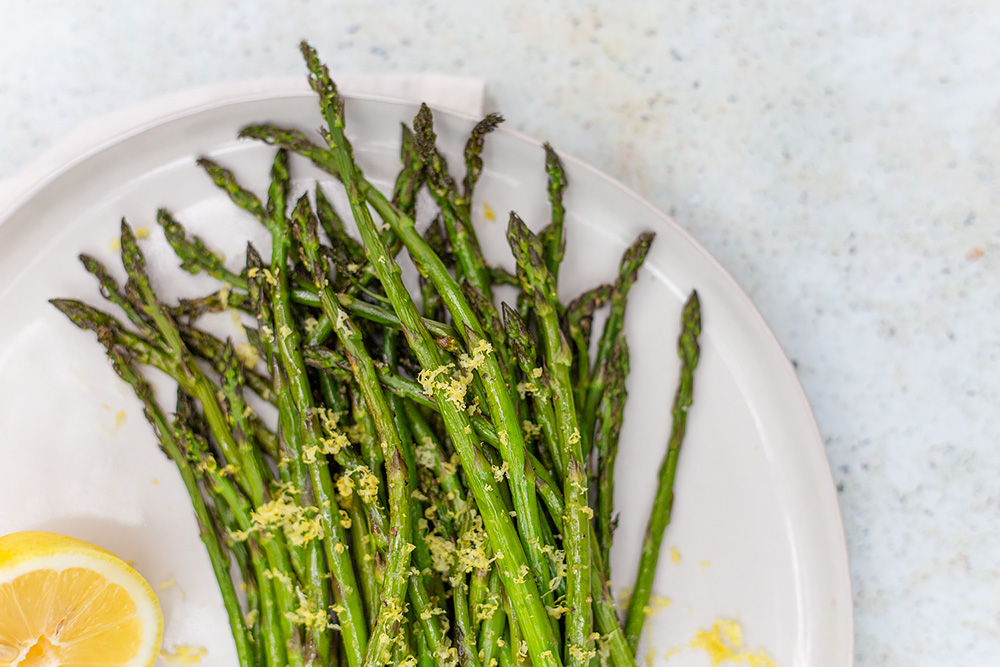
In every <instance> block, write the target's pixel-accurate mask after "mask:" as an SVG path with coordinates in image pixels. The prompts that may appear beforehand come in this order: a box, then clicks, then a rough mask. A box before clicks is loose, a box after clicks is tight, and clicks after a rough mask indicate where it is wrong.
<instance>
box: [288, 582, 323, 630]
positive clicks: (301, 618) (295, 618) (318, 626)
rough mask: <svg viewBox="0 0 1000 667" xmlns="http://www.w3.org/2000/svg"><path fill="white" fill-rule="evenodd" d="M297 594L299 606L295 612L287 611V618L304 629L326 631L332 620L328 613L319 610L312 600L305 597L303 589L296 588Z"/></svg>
mask: <svg viewBox="0 0 1000 667" xmlns="http://www.w3.org/2000/svg"><path fill="white" fill-rule="evenodd" d="M295 593H296V595H297V596H298V598H299V606H298V607H296V608H295V610H294V611H286V612H285V618H287V619H288V620H289V621H290V622H292V623H294V624H295V625H301V626H302V627H304V628H308V629H311V630H326V629H327V628H328V627H329V625H330V618H329V616H327V613H326V611H325V610H323V609H319V608H318V607H317V606H316V604H315V603H314V602H313V601H312V600H310V599H308V598H307V597H306V596H305V594H304V593H303V592H302V590H301V589H298V588H296V589H295Z"/></svg>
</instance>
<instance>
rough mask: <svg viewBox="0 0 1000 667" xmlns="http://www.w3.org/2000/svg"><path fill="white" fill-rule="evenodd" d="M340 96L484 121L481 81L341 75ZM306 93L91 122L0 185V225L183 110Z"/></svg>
mask: <svg viewBox="0 0 1000 667" xmlns="http://www.w3.org/2000/svg"><path fill="white" fill-rule="evenodd" d="M334 78H335V79H336V81H337V85H338V86H339V87H340V90H341V91H342V92H343V93H345V94H348V95H374V96H378V97H387V98H391V99H396V100H402V101H406V102H426V103H427V104H429V105H430V106H432V107H435V108H437V109H441V110H444V111H452V112H456V113H459V114H463V115H469V116H476V117H480V116H482V115H483V110H484V104H485V99H486V85H485V83H484V82H483V80H482V79H477V78H473V77H463V76H451V75H447V74H437V73H433V72H428V73H423V74H338V75H336V76H335V77H334ZM304 90H308V86H307V84H306V82H305V81H304V79H302V78H295V79H264V80H260V81H252V82H243V83H232V84H218V85H212V86H205V87H201V88H194V89H191V90H186V91H183V92H181V93H174V94H172V95H167V96H164V97H158V98H156V99H153V100H148V101H146V102H142V103H140V104H138V105H135V106H132V107H129V108H127V109H123V110H120V111H114V112H112V113H110V114H107V115H105V116H101V117H99V118H96V119H93V120H90V121H88V122H86V123H84V124H83V125H82V126H80V127H79V128H78V129H77V130H75V131H74V132H72V133H70V134H69V135H68V136H67V137H66V138H65V139H63V140H62V141H60V142H59V143H58V144H56V145H55V146H54V147H53V148H52V149H50V150H49V151H48V152H46V153H45V154H43V155H42V156H41V157H39V158H37V159H36V160H34V161H33V162H31V163H30V164H29V165H27V166H26V167H25V168H24V169H22V170H21V172H20V173H18V174H17V175H15V176H14V177H12V178H8V179H3V180H0V222H2V221H3V218H4V217H5V213H6V211H7V209H8V208H9V207H10V206H13V205H14V204H15V203H16V202H17V201H18V200H20V199H21V198H22V197H23V196H24V195H26V194H28V193H29V192H30V191H31V190H32V189H33V188H34V186H35V185H37V184H38V183H40V182H42V181H44V180H45V179H46V178H47V177H48V176H49V175H50V174H52V172H54V171H56V170H58V169H60V168H61V167H62V166H63V165H65V164H67V163H68V162H70V161H71V160H74V159H76V158H78V157H81V156H83V155H86V154H87V153H90V152H92V151H95V150H98V149H99V148H100V147H101V146H103V145H104V144H106V143H108V142H109V141H112V140H113V139H114V138H115V137H117V136H120V135H122V134H124V133H127V132H129V131H130V130H133V129H136V128H139V127H142V126H143V125H147V124H149V123H152V122H155V121H156V120H157V119H159V118H164V117H166V116H170V115H172V114H174V113H178V112H180V111H182V110H184V109H188V108H191V107H193V106H200V105H203V104H211V103H213V102H221V101H223V100H227V99H234V98H239V97H246V96H251V95H254V94H259V93H275V92H278V93H280V92H287V93H299V92H302V91H304Z"/></svg>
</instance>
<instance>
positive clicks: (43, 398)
mask: <svg viewBox="0 0 1000 667" xmlns="http://www.w3.org/2000/svg"><path fill="white" fill-rule="evenodd" d="M315 107H316V105H315V103H314V100H313V99H312V97H311V96H309V95H306V94H301V93H289V92H287V91H274V92H271V93H261V92H260V91H257V92H255V93H253V94H252V95H244V96H242V97H241V96H235V97H233V98H231V99H229V100H227V101H225V102H222V103H212V104H207V105H206V104H201V105H198V106H194V107H191V108H188V109H185V110H182V111H180V112H177V113H172V114H171V115H170V116H168V117H160V118H158V119H157V120H156V122H150V123H145V124H144V125H142V126H141V127H138V128H134V129H132V130H129V131H127V132H126V133H124V134H122V135H120V136H118V137H116V138H115V139H114V140H113V141H109V142H106V143H105V144H104V145H103V146H101V147H100V148H99V149H98V150H93V151H90V152H89V153H87V154H85V155H81V156H78V157H77V158H75V159H73V160H70V161H68V162H67V163H65V164H64V165H63V166H62V167H61V168H60V169H58V170H57V171H56V172H54V173H52V174H50V175H49V176H47V177H46V178H45V179H43V180H42V181H41V182H40V183H38V184H36V186H35V187H34V188H33V189H32V191H31V192H30V193H28V194H27V195H26V196H24V197H22V198H21V199H20V201H19V203H18V204H17V205H16V206H15V207H14V208H13V209H12V210H10V211H9V212H8V213H7V215H6V217H5V219H4V220H2V221H0V222H2V224H0V470H2V477H3V482H2V483H0V534H2V533H7V532H11V531H17V530H25V529H41V530H55V531H59V532H64V533H68V534H71V535H74V536H77V537H80V538H83V539H86V540H90V541H92V542H95V543H98V544H101V545H103V546H104V547H106V548H109V549H111V550H112V551H114V552H116V553H118V554H120V555H121V556H122V557H124V558H126V559H129V560H131V561H133V562H134V563H135V566H136V567H137V568H138V569H139V571H140V572H142V574H144V575H145V576H146V577H147V578H148V579H149V580H150V582H151V583H152V584H153V586H154V588H156V589H157V592H158V594H159V596H160V598H161V601H162V603H163V608H164V613H165V617H166V634H165V642H164V644H165V647H166V648H168V649H170V648H171V647H173V646H175V645H178V644H185V645H190V646H197V647H202V648H205V649H206V651H207V652H206V654H205V656H204V658H203V660H202V664H203V665H205V666H206V667H216V666H220V667H221V666H223V665H235V664H236V658H235V652H234V649H233V646H232V640H231V638H230V634H229V630H228V627H227V624H226V619H225V616H224V612H223V608H222V604H221V598H220V596H219V594H218V592H217V589H216V585H215V582H214V579H213V576H212V573H211V570H210V568H209V563H208V559H207V556H206V555H205V552H204V549H203V547H202V545H201V543H200V541H199V539H198V535H197V530H196V526H195V521H194V517H193V515H192V514H191V512H190V511H189V509H188V500H187V498H186V496H185V492H184V490H183V487H182V485H181V482H180V478H179V476H178V475H177V474H176V472H175V470H174V469H173V467H172V465H171V464H170V463H169V462H168V461H167V460H166V458H165V457H164V456H163V455H162V454H161V453H160V451H159V449H158V448H157V447H156V444H155V441H154V438H153V434H152V432H151V429H150V428H149V427H148V426H147V424H146V423H145V421H144V420H143V418H142V414H141V411H140V408H139V405H138V402H137V401H136V400H135V398H134V397H133V396H132V395H131V393H130V390H129V389H128V388H127V387H126V386H125V385H124V384H122V383H121V382H120V381H119V380H118V378H117V377H116V376H115V375H114V373H113V372H112V370H111V368H110V367H109V365H108V364H107V363H106V362H105V359H104V355H103V352H102V350H101V348H100V347H99V346H98V344H97V343H96V341H95V339H94V337H93V336H92V335H90V334H85V333H83V332H81V331H79V330H77V329H76V328H75V327H73V326H72V325H71V324H70V323H69V322H68V321H67V320H65V319H64V318H63V316H62V315H60V314H59V313H58V312H57V311H56V310H55V309H54V308H53V307H51V306H50V305H49V304H48V303H47V299H49V298H51V297H55V296H70V297H77V298H83V299H87V300H89V301H92V302H93V301H97V300H98V299H99V296H98V292H97V289H96V287H95V285H94V282H93V281H92V280H91V279H90V276H89V275H88V274H86V273H85V272H84V270H83V268H82V267H81V266H80V265H79V263H78V262H77V261H76V256H77V254H78V253H80V252H83V251H86V252H88V253H91V254H93V255H95V256H97V257H98V258H101V259H102V260H104V261H106V262H107V263H109V264H112V265H115V266H116V267H117V266H118V259H117V255H116V251H115V250H114V248H113V247H112V242H113V239H114V238H115V236H116V234H117V227H118V224H119V221H120V219H121V218H122V217H123V216H125V217H127V218H128V219H129V221H130V222H131V223H132V224H133V226H135V227H139V228H142V227H149V228H150V229H151V233H150V235H149V237H148V238H147V239H145V240H143V241H142V243H143V247H144V249H145V250H146V252H147V254H148V257H149V261H150V265H151V270H152V272H153V274H154V277H156V278H157V284H158V285H159V286H160V287H161V290H162V291H163V293H164V294H165V295H166V296H177V295H179V294H184V293H189V292H191V291H192V290H196V289H197V286H198V284H199V283H198V280H196V279H195V278H193V277H190V276H187V275H186V274H181V272H180V271H179V270H178V269H177V268H176V260H175V258H174V257H173V255H172V254H171V253H170V251H169V248H168V247H167V246H166V243H165V241H164V240H163V238H162V237H161V236H160V234H159V230H158V229H157V228H156V225H155V222H154V215H155V211H156V209H157V207H159V206H165V207H167V208H169V209H170V210H172V211H173V212H174V214H175V215H176V216H177V217H178V218H179V219H180V220H181V221H182V222H184V223H185V224H186V225H188V227H189V229H191V230H192V231H194V232H196V233H198V234H200V235H202V236H203V237H204V238H206V240H208V241H209V242H211V243H212V244H214V245H215V246H216V247H217V248H219V249H221V250H222V251H223V252H224V253H225V254H226V255H227V256H228V257H229V258H232V262H233V263H234V264H236V263H238V262H239V261H240V256H241V254H242V251H243V248H244V245H245V242H246V239H247V238H248V237H251V238H253V239H254V241H255V243H257V244H258V245H259V246H260V247H263V248H265V249H266V247H267V244H266V239H265V238H264V236H265V235H264V234H263V233H262V230H260V229H258V228H255V227H254V226H253V224H254V223H252V221H249V220H248V218H247V217H246V216H245V215H243V214H242V213H241V212H240V211H239V210H238V209H235V208H234V207H233V206H232V205H231V204H230V203H229V202H228V200H227V199H226V198H225V196H223V195H220V193H219V191H218V190H216V189H215V188H214V186H212V185H211V183H210V182H209V180H208V179H207V177H205V175H204V174H203V173H202V172H201V171H200V170H199V169H198V168H197V167H196V166H195V164H194V161H195V158H197V157H198V156H199V155H204V154H208V155H211V156H213V157H214V158H215V159H216V160H218V161H220V162H222V163H224V164H225V165H228V166H231V167H232V168H233V169H234V170H235V171H236V172H237V175H238V176H239V177H240V178H241V179H242V180H243V181H244V182H245V184H246V185H248V186H249V187H251V188H253V189H255V190H257V191H258V192H263V191H264V189H265V188H266V184H267V175H268V169H269V165H270V161H271V159H272V155H273V151H272V149H270V148H268V147H265V146H262V145H260V144H257V143H251V142H244V141H237V140H236V139H235V135H236V132H237V130H239V129H240V128H241V127H242V126H244V125H246V124H249V123H251V122H258V121H276V122H280V123H281V124H284V125H289V126H296V127H300V128H303V129H306V130H308V129H312V128H315V127H318V126H319V124H320V119H319V116H318V114H317V112H316V110H315ZM415 111H416V108H415V107H413V106H412V105H409V104H401V103H395V102H389V101H385V100H375V99H360V98H355V99H351V100H350V102H349V105H348V122H349V125H348V126H349V134H350V136H351V138H352V140H353V142H354V146H355V149H356V152H357V156H358V159H359V161H360V162H361V164H362V166H363V168H364V169H365V171H366V173H367V174H368V175H369V177H370V178H371V179H372V180H373V181H375V182H376V183H377V184H380V185H386V184H389V183H391V181H392V178H393V177H394V175H395V173H396V171H397V169H398V141H399V124H400V122H410V121H411V120H412V118H413V116H414V114H415ZM436 120H437V129H438V132H439V136H440V141H441V143H442V145H443V146H444V147H445V149H446V151H447V152H448V153H449V154H450V155H451V157H452V164H453V165H460V164H461V160H460V154H461V148H462V146H463V144H464V141H465V138H466V136H467V133H468V131H469V130H470V129H471V127H472V124H473V122H474V120H473V119H468V118H462V117H459V116H455V115H447V114H443V113H438V114H437V115H436ZM485 158H486V165H487V166H486V171H485V173H484V174H483V177H482V180H481V182H480V185H479V187H478V189H477V192H476V194H477V201H476V203H475V206H474V217H475V222H476V223H477V225H478V228H479V229H480V233H481V235H482V242H483V245H484V250H485V252H486V254H487V258H488V259H490V260H492V261H496V262H499V263H502V264H505V265H506V266H508V267H510V266H511V261H510V259H509V256H508V254H507V251H506V248H505V243H504V238H503V237H504V228H505V224H504V222H503V221H504V220H505V218H506V212H507V211H510V210H516V211H518V212H519V214H520V215H521V217H522V218H523V219H524V220H525V221H527V222H528V224H529V225H530V226H532V227H533V228H535V229H536V230H537V229H539V228H540V227H541V226H543V225H544V224H545V222H546V219H547V217H548V213H549V209H548V201H547V197H546V194H545V176H544V171H543V163H544V157H543V152H542V150H541V147H540V145H539V144H538V142H536V141H533V140H531V139H528V138H526V137H524V136H521V135H519V134H517V133H514V132H508V131H500V132H497V133H495V134H494V135H491V137H490V138H489V140H488V142H487V150H486V155H485ZM565 164H566V168H567V172H568V176H569V182H570V187H569V190H568V193H567V202H566V203H567V208H568V211H569V216H568V223H567V224H568V227H567V237H568V240H567V251H566V262H565V264H564V268H563V269H562V273H561V292H562V296H563V298H571V297H572V296H574V295H576V294H577V293H579V292H580V291H582V290H584V289H586V288H588V287H591V286H593V285H596V284H598V283H600V282H604V281H608V280H610V279H612V278H613V277H614V275H615V270H616V266H617V262H618V258H619V256H620V254H621V252H622V251H623V249H624V248H625V247H626V246H627V244H628V243H629V242H631V240H632V239H633V238H634V237H635V236H636V235H637V234H638V233H639V232H641V231H644V230H653V231H655V232H656V234H657V238H656V241H655V243H654V244H653V247H652V251H651V252H650V255H649V258H648V259H647V261H646V265H645V268H644V269H643V270H642V272H641V274H640V277H639V280H638V283H637V284H636V286H635V288H634V290H633V293H632V297H631V300H630V305H629V311H628V319H627V327H626V332H627V335H628V337H629V340H630V344H631V355H632V360H633V362H632V374H631V376H630V377H629V380H628V391H629V400H628V407H627V411H626V415H625V426H624V429H623V432H622V444H621V453H620V457H619V463H618V468H617V470H618V478H617V492H616V507H617V509H618V510H620V512H621V520H620V524H619V528H618V532H617V534H616V538H615V549H614V552H613V558H612V566H613V579H614V583H615V587H616V589H620V588H625V587H627V586H628V585H629V584H630V580H631V579H632V578H633V577H634V570H635V566H636V564H637V562H638V555H639V547H640V542H641V539H642V534H643V531H644V528H645V521H646V517H647V515H648V512H649V508H650V505H651V502H652V496H653V489H654V485H655V480H656V472H657V468H658V466H659V463H660V460H661V458H662V455H663V452H664V449H665V443H666V440H667V436H668V430H669V412H670V410H669V407H670V402H671V400H672V396H673V392H674V387H675V384H676V381H677V372H678V360H677V356H676V353H675V351H674V350H675V342H676V336H677V332H678V328H679V324H678V320H679V314H680V308H681V304H682V303H683V300H684V299H685V297H686V296H687V294H688V292H689V291H690V290H691V289H692V288H697V290H698V292H699V294H700V296H701V302H702V306H703V317H704V333H703V336H702V361H701V365H700V367H699V368H698V374H697V378H696V396H695V403H694V406H693V408H692V410H691V413H690V420H689V426H688V435H687V440H686V442H685V446H684V450H683V452H682V455H681V460H680V467H679V471H678V482H677V487H676V493H677V500H676V505H675V510H674V520H673V523H672V524H671V526H670V527H669V528H668V531H667V535H666V538H665V540H664V555H663V557H662V558H661V560H660V567H659V570H658V572H657V578H656V585H655V590H654V593H655V594H657V595H660V596H663V597H665V598H669V599H670V601H671V604H670V605H669V606H667V607H666V608H664V609H662V610H661V611H659V612H658V613H657V614H655V615H654V616H653V617H652V618H651V619H650V621H649V625H648V629H647V632H646V639H645V642H647V646H648V645H650V644H649V642H651V646H652V648H653V650H654V653H651V654H650V655H651V656H652V657H654V659H655V662H656V663H658V664H669V665H671V666H674V665H676V666H679V667H683V666H684V665H708V664H710V663H709V660H708V658H707V657H706V656H705V654H704V653H702V652H700V651H696V650H693V649H690V648H684V647H687V646H688V645H689V643H690V641H691V639H692V637H693V636H694V635H695V634H696V632H697V631H698V630H700V629H706V628H710V627H711V626H712V624H713V622H715V621H716V620H717V619H735V620H738V621H739V622H740V623H741V624H742V627H743V631H744V642H745V646H746V647H748V648H751V649H756V648H760V649H763V650H764V651H766V652H767V653H768V654H769V655H770V656H772V657H773V658H774V660H775V662H776V663H777V665H779V666H780V667H792V666H795V667H807V666H808V667H847V666H849V665H850V664H851V663H852V638H853V633H852V612H851V609H852V607H851V594H850V584H849V578H848V570H847V557H846V550H845V545H844V536H843V530H842V524H841V520H840V515H839V512H838V507H837V499H836V493H835V491H834V488H833V483H832V479H831V476H830V471H829V467H828V464H827V460H826V457H825V453H824V450H823V443H822V440H821V438H820V436H819V434H818V432H817V429H816V426H815V423H814V420H813V417H812V413H811V411H810V409H809V405H808V403H807V401H806V398H805V396H804V394H803V392H802V389H801V388H800V386H799V384H798V382H797V380H796V377H795V374H794V372H793V370H792V367H791V365H790V364H789V362H788V360H787V359H786V358H785V356H784V354H783V353H782V351H781V349H780V347H779V346H778V343H777V342H776V341H775V339H774V337H773V336H772V334H771V332H770V331H769V330H768V328H767V326H766V324H765V323H764V321H763V319H762V318H761V316H760V315H759V314H758V313H757V311H756V310H755V309H754V307H753V304H752V303H751V302H750V300H749V299H748V298H747V296H746V295H745V294H744V293H743V292H742V291H741V290H740V288H739V287H738V286H737V285H736V284H735V282H734V281H733V280H732V278H731V277H730V276H729V275H728V274H727V273H726V272H725V270H724V269H723V268H722V267H720V266H719V265H718V264H717V263H716V262H715V261H714V260H713V259H712V258H711V257H710V256H709V255H708V253H707V252H706V251H705V250H704V249H703V248H701V247H700V246H699V245H698V244H697V243H696V242H695V241H694V240H693V239H692V238H691V237H690V236H688V235H687V234H686V233H685V232H684V231H683V230H682V229H681V228H680V227H679V226H678V225H677V224H676V223H674V222H673V221H672V220H670V219H669V218H668V217H667V216H666V215H664V214H663V213H661V212H660V211H658V210H656V209H655V208H653V207H652V206H651V205H650V204H649V203H648V202H646V201H644V200H643V199H641V198H640V197H638V196H637V195H635V194H634V193H632V192H630V191H629V190H628V189H626V188H624V187H623V186H622V185H620V184H619V183H616V182H615V181H614V180H612V179H610V178H608V177H606V176H604V175H602V174H600V173H599V172H597V171H595V170H594V169H592V168H590V167H588V166H586V165H584V164H582V163H580V162H579V161H577V160H574V159H572V158H568V157H567V158H565ZM293 168H294V172H293V173H294V175H295V177H296V179H297V182H298V184H299V185H300V186H301V187H304V186H305V184H307V183H309V182H310V181H311V180H312V179H314V178H317V177H319V178H323V177H322V175H321V174H318V173H317V172H316V171H314V170H313V169H312V168H311V167H310V166H309V165H308V164H305V163H302V162H295V163H294V164H293ZM324 180H329V179H328V178H327V179H324ZM331 187H332V186H331ZM484 205H487V206H488V207H489V209H490V210H492V211H496V212H497V215H496V218H497V221H491V220H489V219H487V216H486V208H485V206H484ZM737 223H738V221H733V224H737ZM668 550H669V551H668ZM676 648H680V649H681V650H680V651H679V652H672V654H671V657H670V658H669V659H668V658H667V657H666V655H667V652H668V651H669V650H671V649H676ZM646 653H647V648H646V647H645V646H644V647H643V648H642V649H641V650H640V660H641V657H642V656H643V655H646Z"/></svg>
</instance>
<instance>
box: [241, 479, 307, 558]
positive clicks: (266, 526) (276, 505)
mask: <svg viewBox="0 0 1000 667" xmlns="http://www.w3.org/2000/svg"><path fill="white" fill-rule="evenodd" d="M250 520H251V521H252V523H253V525H252V527H251V529H250V531H230V536H231V537H232V538H233V539H234V540H237V541H243V540H245V539H247V537H249V532H254V531H256V532H258V533H260V535H261V536H262V537H263V536H268V535H270V534H271V532H272V531H275V530H283V531H284V533H285V536H286V537H287V538H288V541H289V542H291V543H292V544H293V545H295V546H302V545H304V544H306V543H307V542H309V541H311V540H314V539H316V538H319V537H322V535H323V525H322V523H321V522H320V519H319V517H318V516H317V514H316V508H315V507H302V506H301V505H299V504H298V503H296V502H295V499H294V498H292V497H290V496H289V495H288V494H287V492H286V489H282V490H281V492H280V493H278V494H277V495H276V496H275V497H274V499H273V500H271V501H269V502H266V503H264V504H263V505H261V506H260V507H258V508H257V509H255V510H253V511H252V512H251V513H250Z"/></svg>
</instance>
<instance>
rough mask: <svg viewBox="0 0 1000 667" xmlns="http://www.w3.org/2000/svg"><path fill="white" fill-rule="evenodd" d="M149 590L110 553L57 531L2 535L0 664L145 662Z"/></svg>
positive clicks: (156, 617) (154, 645) (150, 640)
mask: <svg viewBox="0 0 1000 667" xmlns="http://www.w3.org/2000/svg"><path fill="white" fill-rule="evenodd" d="M162 638H163V614H162V613H161V611H160V604H159V602H157V600H156V595H155V594H154V593H153V589H152V588H150V586H149V584H148V583H147V582H146V580H145V579H143V578H142V575H140V574H139V573H138V572H136V571H135V570H133V569H132V568H131V567H129V566H128V564H126V563H125V561H123V560H122V559H120V558H118V557H117V556H115V555H114V554H112V553H111V552H109V551H105V550H104V549H101V548H100V547H97V546H94V545H93V544H89V543H87V542H84V541H83V540H78V539H75V538H72V537H66V536H64V535H57V534H55V533H42V532H22V533H13V534H11V535H7V536H5V537H0V667H76V666H83V665H91V666H95V665H101V666H103V667H119V666H121V667H149V666H150V665H152V664H153V662H154V661H155V660H156V655H157V653H158V651H159V650H160V642H161V640H162Z"/></svg>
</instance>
